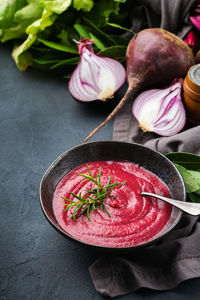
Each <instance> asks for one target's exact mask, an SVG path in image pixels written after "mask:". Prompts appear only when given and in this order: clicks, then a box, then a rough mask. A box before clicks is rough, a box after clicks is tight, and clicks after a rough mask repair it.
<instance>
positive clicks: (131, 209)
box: [40, 141, 186, 251]
mask: <svg viewBox="0 0 200 300" xmlns="http://www.w3.org/2000/svg"><path fill="white" fill-rule="evenodd" d="M88 167H89V170H90V171H91V174H92V175H93V176H94V178H96V179H97V180H100V183H101V185H102V186H104V187H106V186H108V187H107V188H106V194H105V195H104V197H105V198H101V201H102V202H101V203H103V204H104V206H101V204H100V202H97V203H96V204H95V206H94V207H93V209H94V210H92V205H91V204H90V205H89V208H90V209H88V214H87V209H86V210H85V212H82V211H83V209H84V208H85V207H86V204H85V205H83V206H82V207H80V208H79V210H77V212H76V213H75V212H74V209H75V208H76V206H74V207H71V208H69V209H68V210H66V211H64V210H65V208H66V207H67V206H68V204H69V203H72V202H69V201H68V200H70V201H73V203H74V202H75V201H79V200H78V199H77V198H76V197H74V196H73V195H72V193H74V194H75V195H80V192H81V197H82V198H83V199H86V200H89V198H88V197H92V199H94V198H96V197H97V196H96V195H97V194H96V193H97V187H98V186H97V185H96V184H95V183H93V182H91V181H90V180H85V181H84V179H85V177H83V176H82V175H80V174H86V175H90V174H89V170H88ZM100 169H101V171H100V173H101V174H100V179H99V170H100ZM108 181H109V182H108ZM116 183H118V184H117V185H115V186H114V187H113V186H109V185H112V184H116ZM87 191H89V192H87ZM142 191H146V192H152V193H157V194H160V195H162V196H166V197H172V198H174V199H178V200H181V201H186V191H185V186H184V182H183V179H182V177H181V175H180V173H179V171H178V170H177V169H176V167H175V166H174V165H173V164H172V163H171V161H169V160H168V159H167V158H166V157H165V156H164V155H162V154H160V153H158V152H157V151H153V150H151V149H149V148H147V147H144V146H142V145H139V144H134V143H126V142H117V141H97V142H91V143H87V144H81V145H79V146H76V147H74V148H72V149H69V150H67V151H66V152H65V153H63V154H61V155H60V156H59V157H58V158H57V159H56V160H55V161H54V162H53V163H52V164H51V165H50V167H49V168H48V169H47V171H46V172H45V174H44V176H43V178H42V180H41V184H40V202H41V207H42V210H43V212H44V214H45V216H46V218H47V220H48V221H49V222H50V224H51V225H52V226H53V227H54V228H55V229H56V230H57V231H58V232H59V233H61V234H63V235H64V236H65V237H66V238H67V239H71V240H73V241H76V242H79V243H80V244H85V245H87V246H91V247H93V248H94V249H100V250H114V251H119V250H120V251H124V250H125V251H130V250H134V249H138V248H140V247H144V246H149V245H152V244H153V243H156V242H157V241H158V240H160V239H161V238H164V237H165V235H166V234H167V233H169V232H170V231H171V230H172V229H173V228H174V227H175V226H176V225H177V223H178V222H179V221H180V218H181V216H182V212H181V211H180V210H179V209H177V208H174V207H172V206H171V205H170V204H167V203H165V202H163V201H161V200H158V199H155V198H153V197H147V196H146V197H144V196H143V197H142V196H141V192H142ZM98 192H99V190H98ZM101 192H102V190H101ZM62 197H65V199H63V198H62ZM66 199H68V200H66ZM102 199H103V200H102ZM91 201H94V200H91ZM95 201H96V200H95ZM80 203H81V202H80ZM87 208H88V206H87ZM77 209H78V208H77ZM81 212H82V214H80V213H81ZM88 215H89V216H88ZM73 216H74V218H73Z"/></svg>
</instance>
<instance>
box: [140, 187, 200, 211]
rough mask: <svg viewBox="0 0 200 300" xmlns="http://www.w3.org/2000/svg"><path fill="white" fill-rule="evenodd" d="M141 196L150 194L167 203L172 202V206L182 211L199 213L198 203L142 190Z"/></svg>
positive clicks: (199, 204)
mask: <svg viewBox="0 0 200 300" xmlns="http://www.w3.org/2000/svg"><path fill="white" fill-rule="evenodd" d="M142 196H152V197H154V198H158V199H160V200H163V201H165V202H167V203H170V204H172V205H173V206H175V207H177V208H179V209H181V210H182V211H184V212H186V213H188V214H190V215H192V216H198V215H200V203H192V202H185V201H179V200H174V199H171V198H167V197H163V196H159V195H156V194H152V193H146V192H142Z"/></svg>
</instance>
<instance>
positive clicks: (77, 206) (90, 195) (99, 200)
mask: <svg viewBox="0 0 200 300" xmlns="http://www.w3.org/2000/svg"><path fill="white" fill-rule="evenodd" d="M87 169H88V172H89V174H81V173H79V175H81V176H82V177H84V178H85V179H84V180H83V182H84V181H91V182H93V183H94V184H95V185H96V187H95V188H92V189H91V190H86V194H85V195H84V196H83V197H82V195H81V192H80V193H79V194H78V195H77V194H74V193H72V192H71V194H72V195H73V196H74V197H75V198H76V199H77V200H78V201H73V200H69V199H67V198H65V197H61V198H62V199H64V200H65V201H66V202H67V203H65V204H64V205H65V206H66V208H65V210H64V211H67V210H69V209H70V208H73V207H74V212H73V214H72V216H71V218H72V219H74V220H75V219H76V215H77V216H78V217H79V216H80V215H82V214H84V213H86V214H87V218H88V221H90V212H91V211H92V212H94V211H95V210H96V209H97V208H100V209H101V210H103V211H105V212H106V213H107V215H108V216H109V217H110V214H109V212H108V211H107V209H106V207H105V205H104V201H105V199H106V198H107V197H109V196H110V195H111V193H112V191H113V189H114V188H115V187H116V186H118V185H122V186H124V185H125V184H126V180H125V181H124V183H121V182H118V181H116V182H115V183H110V182H111V179H112V176H110V177H109V179H108V181H107V183H106V185H105V186H103V185H102V183H101V167H100V168H99V172H98V174H97V176H96V177H94V176H93V175H92V172H91V170H90V168H89V166H88V165H87Z"/></svg>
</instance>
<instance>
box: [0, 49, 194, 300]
mask: <svg viewBox="0 0 200 300" xmlns="http://www.w3.org/2000/svg"><path fill="white" fill-rule="evenodd" d="M122 93H123V91H120V93H119V94H118V97H120V94H122ZM117 100H118V98H117V99H112V100H111V101H110V103H106V104H103V103H91V104H80V103H78V102H77V101H74V100H73V99H72V97H71V96H70V94H69V92H68V89H67V82H66V81H65V80H62V79H60V78H59V76H55V75H54V76H53V75H50V74H45V73H41V72H39V71H36V70H31V69H29V70H28V71H26V72H20V71H18V69H17V68H16V66H15V63H14V62H13V60H12V58H11V48H10V47H7V46H1V49H0V115H1V116H0V138H1V143H0V181H1V200H0V214H1V216H0V222H1V224H0V235H1V239H0V299H1V300H18V299H19V300H25V299H27V300H46V299H48V300H51V299H53V300H54V299H56V300H57V299H58V300H60V299H69V300H74V299H75V300H76V299H80V300H90V299H91V300H100V299H105V298H104V297H103V296H101V295H100V294H99V293H98V292H96V290H95V288H94V286H93V283H92V281H91V278H90V275H89V272H88V266H89V265H90V264H91V263H92V262H93V261H94V260H95V259H96V258H97V257H99V256H100V255H101V254H100V253H95V252H93V251H91V250H88V249H86V248H84V247H80V246H79V245H78V244H74V243H72V242H71V241H70V240H67V239H65V238H64V237H63V236H61V235H59V234H58V233H57V232H56V231H55V230H54V229H53V228H52V227H51V226H50V225H49V223H48V222H47V221H46V219H45V217H44V215H43V213H42V210H41V208H40V203H39V196H38V189H39V184H40V180H41V177H42V175H43V173H44V172H45V170H46V169H47V167H48V166H49V164H51V163H52V161H54V160H55V159H56V158H57V156H59V155H60V154H61V153H62V152H64V151H66V150H67V149H69V148H70V147H72V146H75V145H78V144H80V143H81V142H82V141H83V139H84V138H85V137H86V136H87V135H88V134H89V132H90V131H91V130H92V129H94V128H95V127H96V126H97V125H98V124H99V123H100V122H101V121H103V120H104V119H105V117H106V116H107V115H108V113H109V112H110V111H111V110H112V108H113V107H114V105H115V103H116V101H117ZM112 129H113V121H111V122H110V123H109V124H108V125H107V126H106V127H104V128H103V129H101V130H100V131H99V132H98V133H97V134H96V135H95V137H94V138H93V140H102V139H112ZM189 298H191V299H200V279H193V280H190V281H187V282H185V283H182V284H181V285H179V287H177V288H176V289H174V290H172V291H165V292H158V291H151V290H147V289H143V290H140V291H138V292H137V293H134V294H132V295H126V296H123V297H117V298H115V299H120V300H121V299H124V300H129V299H162V300H164V299H168V300H169V299H173V300H174V299H181V300H182V299H189Z"/></svg>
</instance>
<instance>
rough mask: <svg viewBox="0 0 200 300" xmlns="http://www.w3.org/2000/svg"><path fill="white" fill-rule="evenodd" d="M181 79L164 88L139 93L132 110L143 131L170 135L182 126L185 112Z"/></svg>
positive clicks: (184, 120)
mask: <svg viewBox="0 0 200 300" xmlns="http://www.w3.org/2000/svg"><path fill="white" fill-rule="evenodd" d="M182 84H183V79H179V81H178V82H176V83H174V84H172V85H170V86H169V87H168V88H165V89H152V90H147V91H145V92H143V93H141V94H140V95H139V96H138V97H136V99H135V101H134V102H133V107H132V112H133V115H134V116H135V118H136V119H137V121H138V123H139V126H140V127H141V128H142V130H143V131H149V132H155V133H157V134H159V135H161V136H172V135H174V134H176V133H178V132H179V131H181V129H182V128H183V127H184V125H185V122H186V113H185V109H184V106H183V103H182V99H181V89H182Z"/></svg>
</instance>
